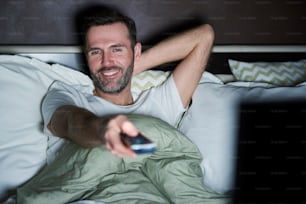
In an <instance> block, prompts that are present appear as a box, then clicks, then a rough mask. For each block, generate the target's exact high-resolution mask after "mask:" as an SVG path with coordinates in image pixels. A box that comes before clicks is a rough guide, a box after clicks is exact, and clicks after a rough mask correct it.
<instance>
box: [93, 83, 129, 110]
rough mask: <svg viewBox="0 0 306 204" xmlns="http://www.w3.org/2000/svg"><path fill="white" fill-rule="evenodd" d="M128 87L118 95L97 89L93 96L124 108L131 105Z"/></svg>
mask: <svg viewBox="0 0 306 204" xmlns="http://www.w3.org/2000/svg"><path fill="white" fill-rule="evenodd" d="M130 90H131V89H130V88H129V87H126V88H125V89H124V90H123V91H121V92H120V93H104V92H102V91H101V90H99V89H98V88H95V90H94V95H95V96H98V97H101V98H103V99H105V100H107V101H109V102H112V103H114V104H117V105H121V106H126V105H130V104H132V103H133V102H134V101H133V97H132V93H131V91H130Z"/></svg>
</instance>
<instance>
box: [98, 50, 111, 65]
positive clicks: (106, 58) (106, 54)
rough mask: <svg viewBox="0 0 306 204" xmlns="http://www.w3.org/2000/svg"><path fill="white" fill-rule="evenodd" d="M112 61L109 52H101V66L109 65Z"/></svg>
mask: <svg viewBox="0 0 306 204" xmlns="http://www.w3.org/2000/svg"><path fill="white" fill-rule="evenodd" d="M112 61H113V58H112V55H111V54H110V53H109V52H103V54H102V56H101V64H102V65H103V66H109V65H110V64H111V63H112Z"/></svg>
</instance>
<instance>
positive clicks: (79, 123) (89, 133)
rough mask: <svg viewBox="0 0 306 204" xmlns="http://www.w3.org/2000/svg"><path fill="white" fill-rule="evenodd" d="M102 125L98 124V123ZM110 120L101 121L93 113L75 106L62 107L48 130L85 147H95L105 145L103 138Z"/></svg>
mask: <svg viewBox="0 0 306 204" xmlns="http://www.w3.org/2000/svg"><path fill="white" fill-rule="evenodd" d="M98 122H99V123H100V124H97V123H98ZM107 122H108V119H107V118H105V121H103V119H99V118H98V117H96V116H95V115H94V114H93V113H91V112H89V111H87V110H85V109H82V108H78V107H75V106H62V107H60V108H59V109H58V110H56V111H55V113H54V114H53V116H52V118H51V121H50V123H49V124H48V128H49V129H50V131H51V132H52V133H53V134H54V135H56V136H58V137H62V138H66V139H68V140H70V141H72V142H74V143H76V144H79V145H81V146H83V147H94V146H98V145H100V144H103V143H104V138H103V136H101V135H102V134H103V132H105V130H103V128H105V127H106V125H107Z"/></svg>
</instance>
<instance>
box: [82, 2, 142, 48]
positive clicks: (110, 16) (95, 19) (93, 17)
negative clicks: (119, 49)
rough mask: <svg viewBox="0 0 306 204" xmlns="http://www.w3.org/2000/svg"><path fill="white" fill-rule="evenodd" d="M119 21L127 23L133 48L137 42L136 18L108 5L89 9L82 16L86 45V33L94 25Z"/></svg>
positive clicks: (84, 43) (84, 42)
mask: <svg viewBox="0 0 306 204" xmlns="http://www.w3.org/2000/svg"><path fill="white" fill-rule="evenodd" d="M117 22H121V23H123V24H124V25H126V27H127V29H128V31H129V38H130V41H131V46H132V48H133V47H134V46H135V44H136V42H137V30H136V25H135V22H134V20H133V19H131V18H130V17H128V16H125V15H123V14H122V13H120V12H119V11H118V10H115V9H113V8H110V7H106V6H95V7H93V8H90V9H87V10H86V11H85V12H84V13H83V15H82V16H81V22H79V23H81V24H82V25H81V26H82V28H81V29H82V33H83V45H86V39H85V38H86V33H87V32H88V30H89V29H90V28H91V27H92V26H99V25H110V24H113V23H117Z"/></svg>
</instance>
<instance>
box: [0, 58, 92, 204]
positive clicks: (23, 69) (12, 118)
mask: <svg viewBox="0 0 306 204" xmlns="http://www.w3.org/2000/svg"><path fill="white" fill-rule="evenodd" d="M0 69H1V75H0V90H1V95H0V101H1V106H0V115H1V118H0V130H1V133H0V161H1V162H0V172H1V174H0V200H1V199H3V198H4V196H5V195H6V194H7V193H8V191H9V190H14V189H15V188H16V187H18V186H19V185H21V184H23V183H24V182H26V181H27V180H28V179H29V178H31V177H32V176H33V175H34V174H35V173H36V172H37V171H38V170H39V169H40V168H41V167H42V166H43V165H44V164H45V159H46V148H47V137H46V136H45V135H43V133H42V117H41V112H40V104H41V100H42V98H43V97H44V95H45V93H46V91H47V89H48V87H49V85H50V84H51V83H52V82H53V81H54V80H62V81H65V82H66V83H70V84H82V85H84V86H86V87H88V91H92V89H93V86H92V83H91V80H90V79H89V77H87V76H86V75H84V74H82V73H81V72H78V71H74V70H72V69H68V68H65V67H63V66H60V65H56V64H55V65H52V66H51V65H49V64H46V63H43V62H40V61H38V60H35V59H30V58H26V57H21V56H13V55H1V56H0Z"/></svg>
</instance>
